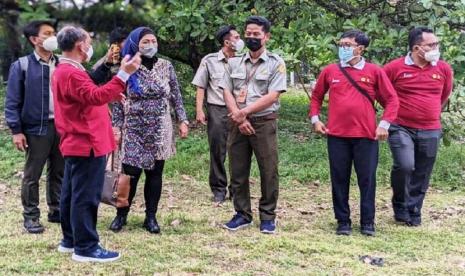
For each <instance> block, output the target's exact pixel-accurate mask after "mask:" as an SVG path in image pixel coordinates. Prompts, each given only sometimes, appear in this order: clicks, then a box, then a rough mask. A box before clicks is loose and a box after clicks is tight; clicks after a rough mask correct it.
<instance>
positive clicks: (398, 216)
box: [394, 212, 410, 224]
mask: <svg viewBox="0 0 465 276" xmlns="http://www.w3.org/2000/svg"><path fill="white" fill-rule="evenodd" d="M394 220H395V221H396V222H397V223H400V224H409V223H410V216H409V214H408V213H407V214H405V213H403V212H402V213H401V212H398V213H394Z"/></svg>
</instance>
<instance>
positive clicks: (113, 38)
mask: <svg viewBox="0 0 465 276" xmlns="http://www.w3.org/2000/svg"><path fill="white" fill-rule="evenodd" d="M128 35H129V33H128V31H126V30H125V29H123V28H121V27H116V28H115V29H113V30H112V31H111V32H110V37H109V41H110V44H115V43H117V44H119V43H121V42H123V41H124V40H125V39H126V38H127V37H128Z"/></svg>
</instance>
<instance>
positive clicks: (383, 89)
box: [376, 69, 399, 140]
mask: <svg viewBox="0 0 465 276" xmlns="http://www.w3.org/2000/svg"><path fill="white" fill-rule="evenodd" d="M376 83H377V87H376V100H377V101H378V102H379V103H381V105H382V106H383V108H384V111H383V115H382V117H381V121H380V122H379V125H378V129H377V130H376V139H377V140H378V139H379V140H386V139H387V136H388V132H387V131H388V129H389V127H390V126H391V123H392V122H393V121H394V120H395V119H396V118H397V111H398V110H399V99H398V97H397V92H396V90H395V89H394V87H393V86H392V83H391V81H390V80H389V78H388V77H387V75H386V73H385V72H384V71H383V70H382V69H380V70H379V71H378V74H377V80H376Z"/></svg>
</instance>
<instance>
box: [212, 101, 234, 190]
mask: <svg viewBox="0 0 465 276" xmlns="http://www.w3.org/2000/svg"><path fill="white" fill-rule="evenodd" d="M207 112H208V126H207V127H208V131H207V133H208V144H209V145H210V176H209V183H210V188H211V191H212V193H213V196H214V197H215V198H216V199H224V198H226V193H227V186H228V180H227V176H226V169H225V166H224V162H225V161H226V152H227V140H228V124H229V122H228V109H227V108H226V106H219V105H213V104H207ZM228 190H229V195H231V186H229V188H228Z"/></svg>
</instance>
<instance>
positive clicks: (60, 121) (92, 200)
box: [52, 26, 140, 262]
mask: <svg viewBox="0 0 465 276" xmlns="http://www.w3.org/2000/svg"><path fill="white" fill-rule="evenodd" d="M57 39H58V46H59V47H60V49H61V50H62V51H63V56H62V57H61V58H60V64H59V65H58V67H57V69H56V70H55V72H54V73H53V77H52V89H53V95H54V97H53V99H54V104H55V121H56V126H57V130H58V132H59V133H60V135H61V141H60V150H61V152H62V154H63V156H64V158H65V173H64V179H63V186H62V192H61V201H60V214H61V228H62V231H63V239H62V241H61V242H60V245H59V247H58V251H60V252H70V253H71V252H73V256H72V259H73V260H75V261H80V262H88V261H93V262H110V261H114V260H117V259H118V258H119V257H120V255H119V253H117V252H111V251H107V250H105V249H104V248H102V247H101V246H100V245H99V237H98V234H97V230H96V223H97V210H98V205H99V203H100V198H101V193H102V187H103V181H104V173H105V164H106V155H107V154H108V153H110V152H112V151H113V150H114V149H115V146H116V144H115V139H114V136H113V131H112V128H111V123H110V117H109V112H108V106H107V103H109V102H112V101H121V100H124V94H123V92H124V90H125V88H126V81H127V79H128V78H129V76H130V75H131V74H132V73H134V72H135V71H136V70H137V69H138V68H139V66H140V57H139V54H137V55H136V56H134V58H133V59H131V60H130V61H129V57H125V58H124V59H123V60H122V62H121V69H120V71H119V72H118V74H117V75H116V76H114V77H113V78H112V79H111V80H110V81H109V82H108V83H107V84H105V85H103V86H100V87H99V86H96V85H95V84H94V83H93V81H92V79H91V78H90V76H89V75H88V74H87V72H86V71H85V69H84V67H83V66H82V63H83V62H88V61H89V60H90V59H91V57H92V53H93V50H92V44H91V43H92V40H91V38H90V36H89V34H88V33H87V32H86V31H85V30H83V29H81V28H77V27H72V26H67V27H64V28H63V29H62V30H61V31H60V32H59V33H58V37H57Z"/></svg>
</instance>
